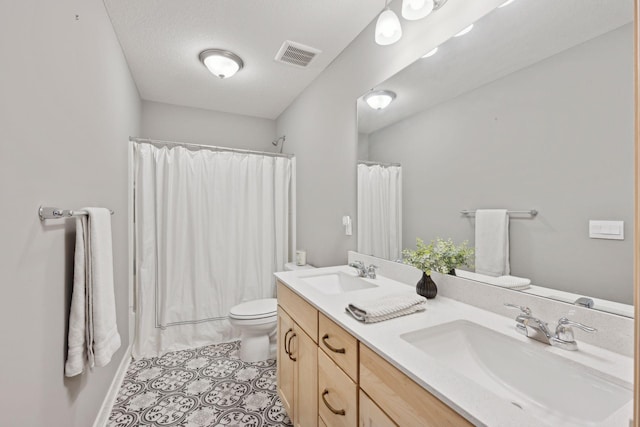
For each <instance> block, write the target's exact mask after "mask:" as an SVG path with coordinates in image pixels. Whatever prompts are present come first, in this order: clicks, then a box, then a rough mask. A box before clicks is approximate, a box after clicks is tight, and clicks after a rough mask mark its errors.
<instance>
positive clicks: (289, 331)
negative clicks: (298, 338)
mask: <svg viewBox="0 0 640 427" xmlns="http://www.w3.org/2000/svg"><path fill="white" fill-rule="evenodd" d="M291 332H293V328H289V330H288V331H287V332H286V333H285V334H284V339H283V340H282V345H283V346H284V352H285V353H287V354H291V353H290V352H289V349H288V348H287V335H289V334H290V333H291Z"/></svg>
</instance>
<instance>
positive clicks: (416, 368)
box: [276, 266, 633, 427]
mask: <svg viewBox="0 0 640 427" xmlns="http://www.w3.org/2000/svg"><path fill="white" fill-rule="evenodd" d="M337 271H342V272H344V273H346V274H350V275H353V276H356V273H355V270H354V269H353V268H350V267H348V266H337V267H326V268H322V269H316V270H314V271H312V272H311V271H308V270H307V271H291V272H282V273H276V277H277V278H278V279H279V280H280V281H281V282H283V283H284V284H285V285H286V286H288V287H289V288H290V289H291V290H293V291H294V292H295V293H296V294H298V295H299V296H301V297H302V298H303V299H305V300H306V301H308V302H309V303H310V304H311V305H313V306H314V307H316V308H317V309H318V310H319V311H320V312H322V313H323V314H325V315H326V316H327V317H329V318H331V319H332V320H334V321H335V322H336V323H338V324H339V325H341V326H342V327H343V328H344V329H345V330H347V331H349V332H350V333H351V334H352V335H354V336H355V337H356V338H357V339H358V340H360V341H361V342H362V343H364V344H366V345H367V346H368V347H370V348H371V349H372V350H374V351H375V352H376V353H377V354H379V355H380V356H381V357H383V358H384V359H386V360H387V361H389V362H390V363H392V364H393V365H394V366H395V367H397V368H398V369H400V370H401V371H402V372H404V373H405V374H407V375H408V376H409V377H410V378H412V379H413V380H414V381H416V382H417V383H418V384H420V385H421V386H423V387H424V388H425V389H427V390H428V391H429V392H431V393H432V394H434V395H435V396H437V397H438V398H440V399H441V400H442V401H443V402H445V403H446V404H448V405H449V406H451V407H452V408H453V409H454V410H456V411H457V412H458V413H460V414H461V415H463V416H464V417H465V418H467V419H468V420H469V421H471V422H472V423H474V424H475V425H487V426H508V427H512V426H516V425H517V426H522V427H524V426H541V425H551V424H546V423H545V421H544V420H541V419H532V417H531V415H530V414H527V413H525V412H523V411H522V410H521V409H519V408H517V407H515V406H513V405H512V404H511V402H509V401H507V400H505V399H504V398H502V397H500V396H498V395H496V394H493V393H492V392H490V391H488V390H487V389H486V388H484V387H482V386H481V385H479V384H477V383H476V382H474V381H471V380H469V379H467V378H466V377H464V376H462V375H459V374H458V373H456V372H455V371H453V370H451V369H449V368H447V367H445V366H443V365H442V364H440V363H439V362H438V361H437V360H435V359H432V358H430V357H429V356H428V355H426V354H425V353H423V352H422V351H420V350H419V349H418V348H416V347H414V346H413V345H411V344H410V343H408V342H407V341H405V340H403V339H402V338H400V335H401V334H404V333H407V332H411V331H415V330H418V329H423V328H426V327H431V326H436V325H439V324H443V323H448V322H451V321H455V320H469V321H472V322H474V323H477V324H480V325H482V326H485V327H487V328H490V329H493V330H495V331H497V332H500V333H503V334H505V335H507V336H509V337H511V338H513V339H516V340H520V341H522V342H526V343H527V344H528V345H532V346H539V348H540V349H542V350H543V351H547V352H550V353H554V354H556V355H558V356H561V357H565V358H567V359H569V360H572V361H574V362H578V363H580V364H582V365H586V366H588V367H590V368H593V369H596V370H598V371H601V372H604V373H606V374H608V375H610V376H613V377H615V378H618V379H620V380H622V381H625V382H628V383H631V382H632V379H633V359H632V358H629V357H625V356H623V355H620V354H618V353H614V352H612V351H609V350H605V349H602V348H599V347H595V346H592V345H588V344H585V343H579V346H580V347H579V348H580V349H579V351H566V350H562V349H560V348H556V347H552V346H549V345H546V344H543V343H539V342H537V341H534V340H532V339H529V338H527V337H525V336H522V335H520V334H518V333H516V331H515V330H514V326H515V322H514V318H515V316H514V318H508V317H504V316H500V315H497V314H495V313H491V312H489V311H486V310H482V309H479V308H477V307H474V306H471V305H468V304H463V303H461V302H458V301H455V300H452V299H449V298H444V297H441V296H438V297H436V298H435V299H432V300H429V301H428V303H427V309H426V311H424V312H420V313H415V314H411V315H408V316H403V317H399V318H395V319H391V320H387V321H384V322H380V323H372V324H365V323H361V322H359V321H357V320H355V319H354V318H353V317H351V316H350V315H349V314H347V313H346V312H345V307H346V306H347V305H348V304H349V303H352V302H355V301H362V300H365V301H366V300H374V299H377V298H382V297H385V296H387V295H390V294H394V293H397V292H399V291H406V290H407V288H408V287H409V286H411V287H410V288H413V286H414V285H406V284H403V283H400V282H397V281H394V280H391V279H388V278H386V277H382V276H380V275H378V278H377V279H375V280H373V282H372V283H375V284H376V285H378V286H377V287H375V288H369V289H363V290H358V291H352V292H346V293H343V294H337V295H326V294H323V293H321V292H319V291H317V290H315V289H313V288H312V287H310V286H309V285H308V284H306V283H305V282H304V280H303V278H304V276H308V275H317V274H322V273H332V272H337ZM366 280H371V279H366ZM502 303H503V301H496V304H500V305H501V304H502ZM523 369H526V367H523ZM555 386H561V384H557V385H555ZM632 409H633V402H632V401H631V402H630V403H629V404H628V405H625V406H624V407H623V408H622V410H620V411H618V412H617V413H616V414H615V417H613V418H612V419H609V420H608V423H607V424H606V425H611V426H621V427H623V426H624V427H626V426H628V425H629V419H630V418H631V416H632Z"/></svg>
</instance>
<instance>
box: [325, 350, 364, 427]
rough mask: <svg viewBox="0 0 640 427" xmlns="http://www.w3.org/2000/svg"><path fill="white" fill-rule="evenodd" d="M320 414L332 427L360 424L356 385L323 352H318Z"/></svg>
mask: <svg viewBox="0 0 640 427" xmlns="http://www.w3.org/2000/svg"><path fill="white" fill-rule="evenodd" d="M318 413H319V414H320V418H322V420H323V421H324V422H325V424H326V425H328V426H331V427H347V426H349V427H356V425H357V422H358V388H357V386H356V384H355V383H354V382H353V381H352V380H351V378H349V377H348V376H347V374H345V373H344V372H342V370H341V369H340V368H338V365H336V364H335V363H333V361H332V360H331V359H329V356H327V355H326V354H325V353H324V351H321V350H318Z"/></svg>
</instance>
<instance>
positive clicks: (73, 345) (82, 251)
mask: <svg viewBox="0 0 640 427" xmlns="http://www.w3.org/2000/svg"><path fill="white" fill-rule="evenodd" d="M86 229H87V217H85V216H81V217H78V218H76V249H75V255H74V266H73V270H74V271H73V291H72V292H73V293H72V296H71V310H70V312H69V335H68V339H67V346H68V349H67V362H66V363H65V365H64V373H65V375H66V376H68V377H73V376H75V375H78V374H81V373H82V371H83V369H84V361H85V359H86V358H87V352H86V350H87V346H86V343H87V339H86V332H87V327H86V326H87V325H86V320H87V317H86V292H85V286H86V283H87V278H86V268H85V266H86V260H85V255H86V252H87V248H86V241H85V234H86V231H85V230H86Z"/></svg>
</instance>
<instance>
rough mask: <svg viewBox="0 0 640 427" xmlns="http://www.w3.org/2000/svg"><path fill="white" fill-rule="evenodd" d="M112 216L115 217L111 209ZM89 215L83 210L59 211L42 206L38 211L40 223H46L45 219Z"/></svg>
mask: <svg viewBox="0 0 640 427" xmlns="http://www.w3.org/2000/svg"><path fill="white" fill-rule="evenodd" d="M109 212H111V215H113V211H112V210H111V209H109ZM83 215H87V212H85V211H83V210H75V211H74V210H71V209H59V208H52V207H46V206H40V208H39V209H38V216H39V217H40V221H44V220H45V219H58V218H71V217H76V216H83Z"/></svg>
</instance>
